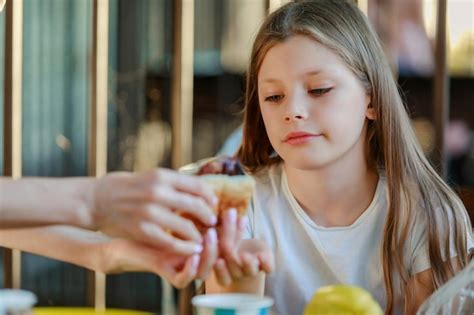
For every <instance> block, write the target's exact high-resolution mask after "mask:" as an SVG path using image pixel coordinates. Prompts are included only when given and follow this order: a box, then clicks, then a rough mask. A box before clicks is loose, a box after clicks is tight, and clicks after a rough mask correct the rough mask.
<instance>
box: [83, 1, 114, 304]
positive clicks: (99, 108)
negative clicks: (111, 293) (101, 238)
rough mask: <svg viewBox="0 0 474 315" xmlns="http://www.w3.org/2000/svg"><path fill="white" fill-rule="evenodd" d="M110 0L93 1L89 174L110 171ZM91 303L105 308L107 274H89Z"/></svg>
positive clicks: (102, 173) (89, 299)
mask: <svg viewBox="0 0 474 315" xmlns="http://www.w3.org/2000/svg"><path fill="white" fill-rule="evenodd" d="M108 23H109V0H94V4H93V27H92V56H91V73H92V75H91V100H90V133H89V175H90V176H96V177H99V176H102V175H104V174H105V173H106V171H107V81H108V42H109V38H108V36H109V33H108V32H109V25H108ZM87 283H88V302H89V304H93V305H95V309H96V311H98V312H100V311H104V310H105V307H106V301H105V297H106V292H105V288H106V276H105V275H104V274H102V273H100V272H89V273H88V281H87Z"/></svg>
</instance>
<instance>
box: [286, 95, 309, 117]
mask: <svg viewBox="0 0 474 315" xmlns="http://www.w3.org/2000/svg"><path fill="white" fill-rule="evenodd" d="M306 102H307V100H305V99H304V98H302V97H295V98H294V99H291V100H289V102H288V104H287V108H286V112H285V121H286V122H291V121H300V120H305V119H306V118H308V112H307V108H306Z"/></svg>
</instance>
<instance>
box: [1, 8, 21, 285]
mask: <svg viewBox="0 0 474 315" xmlns="http://www.w3.org/2000/svg"><path fill="white" fill-rule="evenodd" d="M5 14H6V19H5V85H4V91H5V92H4V97H5V98H4V116H3V117H4V124H3V126H4V142H3V145H4V147H3V154H4V155H3V157H4V158H3V161H4V165H3V167H4V169H3V174H4V176H11V177H12V178H20V177H21V102H22V101H21V93H22V57H23V42H22V41H23V37H22V35H23V34H22V33H23V30H22V28H23V0H15V1H8V3H7V5H6V12H5ZM4 272H5V283H4V286H5V287H6V288H20V286H21V253H20V252H19V251H17V250H8V249H5V250H4Z"/></svg>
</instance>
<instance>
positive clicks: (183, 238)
mask: <svg viewBox="0 0 474 315" xmlns="http://www.w3.org/2000/svg"><path fill="white" fill-rule="evenodd" d="M92 195H93V198H92V200H91V203H92V205H91V207H92V208H93V209H94V211H93V213H94V218H95V220H94V221H95V222H96V223H97V224H96V225H97V229H99V230H101V231H102V232H104V233H106V234H107V235H110V236H119V237H125V238H129V239H132V240H135V241H139V242H143V243H146V244H148V245H150V246H154V247H156V248H158V249H161V250H165V251H167V252H173V253H176V254H183V255H191V254H193V253H199V252H201V251H202V245H201V243H202V235H201V233H199V231H198V229H197V228H196V226H195V225H194V223H193V222H192V221H191V220H189V219H186V218H184V217H183V216H182V215H181V214H185V215H186V216H187V217H191V218H192V219H195V220H197V221H199V222H200V223H202V224H204V225H205V226H214V225H215V224H216V221H217V220H216V217H215V215H214V213H213V211H212V207H213V206H214V205H215V203H216V202H217V198H216V197H215V195H214V193H213V192H212V190H211V189H210V188H209V187H207V186H206V185H205V183H204V182H202V181H201V180H200V179H199V178H197V177H192V176H188V175H184V174H180V173H177V172H175V171H172V170H167V169H156V170H153V171H150V172H146V173H139V174H133V173H125V172H121V173H118V172H116V173H110V174H107V175H105V176H104V177H102V178H101V179H99V181H98V182H97V184H96V186H95V187H94V193H93V194H92Z"/></svg>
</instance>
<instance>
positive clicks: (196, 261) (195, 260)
mask: <svg viewBox="0 0 474 315" xmlns="http://www.w3.org/2000/svg"><path fill="white" fill-rule="evenodd" d="M191 259H192V261H191V265H192V266H193V268H197V267H198V265H199V255H193V258H191Z"/></svg>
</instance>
